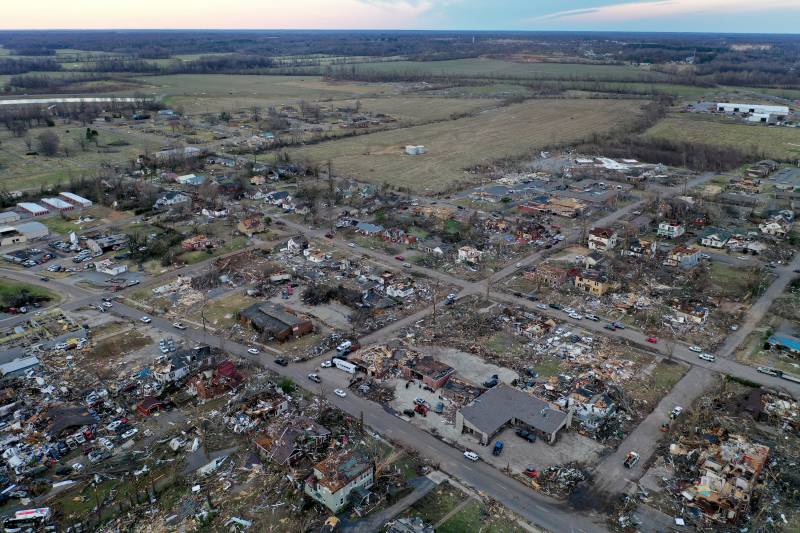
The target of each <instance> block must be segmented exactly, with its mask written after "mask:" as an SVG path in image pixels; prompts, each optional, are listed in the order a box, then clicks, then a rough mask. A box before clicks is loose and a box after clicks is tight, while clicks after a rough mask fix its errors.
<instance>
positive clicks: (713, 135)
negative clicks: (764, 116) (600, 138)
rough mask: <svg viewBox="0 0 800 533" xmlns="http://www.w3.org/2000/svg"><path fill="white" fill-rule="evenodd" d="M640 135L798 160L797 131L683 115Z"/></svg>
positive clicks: (658, 124)
mask: <svg viewBox="0 0 800 533" xmlns="http://www.w3.org/2000/svg"><path fill="white" fill-rule="evenodd" d="M644 135H645V136H648V137H654V138H659V139H667V140H672V141H687V142H691V143H711V144H717V145H721V146H732V147H743V148H745V149H750V148H755V149H756V150H758V151H760V152H763V153H764V155H765V156H766V157H771V158H775V159H797V158H798V157H800V128H777V127H776V128H770V127H765V126H761V125H758V124H755V125H748V124H740V123H736V122H732V121H730V120H724V121H721V120H718V119H717V118H716V117H707V116H705V115H696V116H689V115H686V114H683V115H672V116H669V117H667V118H665V119H663V120H661V121H660V122H658V123H657V124H656V125H655V126H653V127H652V128H650V129H649V130H647V131H646V132H645V133H644Z"/></svg>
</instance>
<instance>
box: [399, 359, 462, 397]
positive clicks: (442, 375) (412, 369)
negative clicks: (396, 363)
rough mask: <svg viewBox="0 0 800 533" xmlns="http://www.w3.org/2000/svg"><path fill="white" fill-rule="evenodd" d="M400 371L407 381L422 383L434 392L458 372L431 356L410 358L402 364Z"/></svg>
mask: <svg viewBox="0 0 800 533" xmlns="http://www.w3.org/2000/svg"><path fill="white" fill-rule="evenodd" d="M400 370H401V371H402V372H403V377H404V378H405V379H416V380H419V381H422V382H423V383H424V384H425V385H427V386H428V387H430V388H432V389H434V390H435V389H438V388H440V387H442V386H444V384H445V383H447V380H449V379H450V377H451V376H452V375H453V374H455V372H456V371H455V369H454V368H453V367H451V366H448V365H446V364H444V363H442V362H441V361H437V360H436V359H434V358H433V357H431V356H429V355H426V356H420V357H409V358H408V359H406V360H405V361H404V362H403V363H402V365H401V366H400Z"/></svg>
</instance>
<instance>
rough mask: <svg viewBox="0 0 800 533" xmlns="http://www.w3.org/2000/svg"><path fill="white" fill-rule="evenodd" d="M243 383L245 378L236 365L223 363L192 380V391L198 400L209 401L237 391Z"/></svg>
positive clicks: (228, 362)
mask: <svg viewBox="0 0 800 533" xmlns="http://www.w3.org/2000/svg"><path fill="white" fill-rule="evenodd" d="M242 382H244V376H242V374H241V373H239V371H238V370H237V368H236V365H235V364H234V363H233V362H231V361H223V362H221V363H219V364H218V365H217V366H216V368H214V369H213V370H210V369H209V370H204V371H202V372H200V373H199V374H197V375H196V376H195V377H194V378H192V382H191V384H190V389H192V390H193V391H194V392H195V393H196V394H197V397H198V398H202V399H204V400H207V399H210V398H215V397H217V396H219V395H221V394H224V393H226V392H228V391H232V390H235V389H236V388H238V387H239V385H241V384H242Z"/></svg>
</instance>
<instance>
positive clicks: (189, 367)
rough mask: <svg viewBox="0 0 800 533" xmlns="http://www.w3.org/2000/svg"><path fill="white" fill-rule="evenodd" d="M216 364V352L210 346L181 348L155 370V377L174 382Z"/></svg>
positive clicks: (157, 379) (165, 381)
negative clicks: (212, 351)
mask: <svg viewBox="0 0 800 533" xmlns="http://www.w3.org/2000/svg"><path fill="white" fill-rule="evenodd" d="M213 364H214V354H212V353H211V348H210V347H209V346H196V347H194V348H192V349H191V350H181V351H178V352H175V353H174V354H171V355H169V356H167V358H166V360H164V361H163V362H161V363H160V364H158V365H157V366H156V368H155V369H154V370H153V377H154V378H155V379H156V381H158V382H159V383H172V382H175V381H180V380H182V379H183V378H185V377H187V376H190V375H191V374H193V373H194V372H197V371H198V370H203V369H208V368H211V366H212V365H213Z"/></svg>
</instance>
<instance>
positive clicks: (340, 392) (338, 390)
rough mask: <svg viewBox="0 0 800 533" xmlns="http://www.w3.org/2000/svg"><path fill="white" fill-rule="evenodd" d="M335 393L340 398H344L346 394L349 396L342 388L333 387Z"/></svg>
mask: <svg viewBox="0 0 800 533" xmlns="http://www.w3.org/2000/svg"><path fill="white" fill-rule="evenodd" d="M333 393H334V394H335V395H336V396H338V397H339V398H344V397H345V396H347V393H346V392H345V391H343V390H342V389H333Z"/></svg>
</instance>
